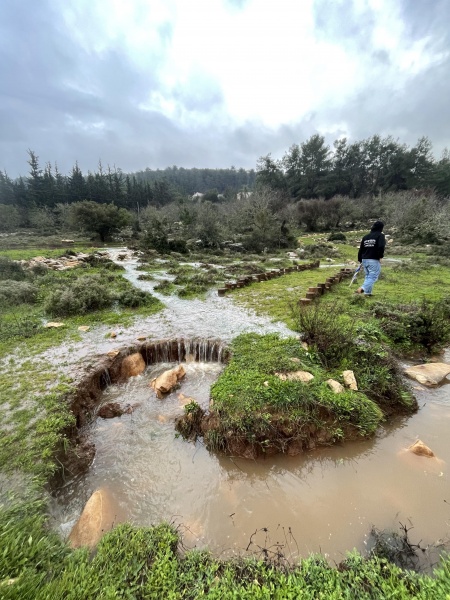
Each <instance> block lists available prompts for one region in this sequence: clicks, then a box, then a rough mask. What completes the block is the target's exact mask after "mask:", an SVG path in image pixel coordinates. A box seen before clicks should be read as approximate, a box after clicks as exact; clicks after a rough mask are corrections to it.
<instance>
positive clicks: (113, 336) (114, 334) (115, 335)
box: [109, 331, 117, 338]
mask: <svg viewBox="0 0 450 600" xmlns="http://www.w3.org/2000/svg"><path fill="white" fill-rule="evenodd" d="M109 337H111V338H116V337H117V333H116V332H115V331H111V333H110V334H109Z"/></svg>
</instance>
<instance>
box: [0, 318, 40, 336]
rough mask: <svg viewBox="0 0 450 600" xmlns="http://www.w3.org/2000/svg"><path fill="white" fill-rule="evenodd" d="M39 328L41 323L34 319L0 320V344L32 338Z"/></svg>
mask: <svg viewBox="0 0 450 600" xmlns="http://www.w3.org/2000/svg"><path fill="white" fill-rule="evenodd" d="M41 327H42V323H41V321H40V320H39V319H37V318H36V317H30V316H26V317H15V316H14V315H13V316H10V318H8V320H0V342H6V341H8V340H10V339H12V338H29V337H32V336H33V335H35V334H36V333H37V332H38V330H39V329H40V328H41Z"/></svg>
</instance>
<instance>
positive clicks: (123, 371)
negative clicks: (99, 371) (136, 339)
mask: <svg viewBox="0 0 450 600" xmlns="http://www.w3.org/2000/svg"><path fill="white" fill-rule="evenodd" d="M144 371H145V361H144V359H143V358H142V354H140V353H139V352H135V353H134V354H130V355H129V356H126V357H125V358H124V359H123V361H122V364H121V365H120V377H121V378H122V379H128V377H134V376H136V375H140V374H141V373H143V372H144Z"/></svg>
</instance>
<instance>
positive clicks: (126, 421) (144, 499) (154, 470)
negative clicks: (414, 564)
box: [53, 363, 450, 561]
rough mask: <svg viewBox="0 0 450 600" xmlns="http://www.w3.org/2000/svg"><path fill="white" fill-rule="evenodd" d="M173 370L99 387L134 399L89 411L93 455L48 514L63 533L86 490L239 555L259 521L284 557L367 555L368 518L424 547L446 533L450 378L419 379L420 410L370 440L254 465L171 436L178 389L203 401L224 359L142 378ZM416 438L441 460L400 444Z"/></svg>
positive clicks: (140, 518)
mask: <svg viewBox="0 0 450 600" xmlns="http://www.w3.org/2000/svg"><path fill="white" fill-rule="evenodd" d="M171 366H173V363H171V364H159V365H153V366H152V367H149V368H148V369H147V371H146V372H145V374H143V375H142V376H139V377H135V378H132V379H130V380H129V381H128V382H127V383H126V384H122V385H114V386H111V387H110V388H108V389H107V391H106V392H105V395H104V401H105V402H106V401H108V402H110V401H115V402H117V401H118V402H120V403H121V404H127V403H130V404H131V403H136V402H138V403H140V406H139V407H138V408H137V409H136V410H135V412H134V413H133V414H132V415H123V416H122V417H120V418H116V419H110V420H104V419H100V418H98V419H96V420H95V422H94V423H93V424H92V425H91V426H90V430H89V433H90V437H91V439H92V440H93V441H94V442H95V444H96V447H97V453H96V457H95V460H94V463H93V465H92V467H91V469H90V470H89V472H88V473H87V474H86V475H84V476H82V477H80V478H79V479H78V480H76V481H73V482H71V483H70V484H67V485H66V486H65V487H63V488H62V489H61V490H60V491H59V493H58V495H57V497H56V499H55V506H54V511H53V515H54V518H55V520H56V522H57V523H58V524H59V526H60V528H61V530H62V531H63V532H66V533H67V532H68V531H70V528H71V526H72V525H73V523H74V522H75V520H76V519H77V517H78V516H79V514H80V512H81V510H82V508H83V506H84V503H85V502H86V501H87V499H88V498H89V496H90V495H91V493H92V492H93V491H95V490H96V489H98V488H100V487H103V488H107V489H108V491H109V492H110V493H111V495H112V496H113V497H114V499H115V500H116V502H117V503H118V505H119V506H120V510H121V514H122V518H123V519H126V520H129V521H131V522H133V523H135V524H138V525H151V524H155V523H158V522H160V521H162V520H164V521H170V522H173V523H175V524H176V525H180V529H181V531H182V533H183V534H184V539H185V543H186V545H187V546H188V547H194V546H197V547H208V548H209V549H211V550H212V551H213V552H214V553H216V554H219V555H221V556H228V555H230V554H233V553H241V552H243V551H244V550H245V549H246V548H247V546H248V544H249V541H250V538H251V536H252V534H254V532H255V531H257V530H261V529H262V528H267V529H268V530H269V533H268V534H267V533H265V532H263V531H259V532H258V533H257V535H256V536H255V537H254V538H253V540H254V542H255V544H254V545H253V546H252V548H251V549H252V550H254V551H256V550H257V545H258V544H259V545H266V546H268V545H271V544H275V543H276V542H279V543H280V544H281V545H282V546H285V548H284V550H283V551H284V552H286V553H287V554H289V555H290V556H292V555H294V556H297V555H299V556H305V555H308V554H309V553H310V552H319V551H320V552H323V553H325V554H326V555H327V556H328V557H329V558H330V559H331V560H335V561H339V560H341V559H342V558H343V556H345V552H346V551H347V550H351V549H353V548H357V549H359V550H360V551H364V549H365V548H366V544H367V540H368V534H369V531H370V528H371V526H372V525H375V526H376V527H377V528H379V529H383V528H394V529H396V528H397V527H398V525H399V523H402V524H406V525H408V527H409V526H410V525H411V524H412V525H413V527H414V529H413V530H411V539H412V540H413V541H414V542H418V541H419V540H422V545H427V544H432V543H435V542H437V540H440V539H442V538H447V537H450V529H449V523H450V504H448V503H450V486H449V473H448V464H449V461H450V445H449V444H448V435H449V430H450V384H445V385H443V386H441V387H440V388H438V389H433V390H429V389H425V388H422V386H416V387H418V388H420V389H417V390H415V391H416V393H417V395H418V399H419V403H420V405H421V408H420V410H419V412H418V413H417V414H416V415H414V416H412V417H410V418H408V419H405V418H399V419H397V420H395V421H394V422H393V423H391V424H389V425H388V426H386V427H384V428H382V429H380V430H379V432H378V433H377V435H376V436H375V437H374V438H373V439H370V440H367V441H361V442H353V443H348V444H345V445H343V446H334V447H329V448H321V449H318V450H315V451H312V452H308V453H306V454H304V455H301V456H297V457H288V456H284V455H278V456H275V457H270V458H267V459H265V460H264V459H261V460H257V461H251V460H245V459H241V458H230V457H225V456H220V455H215V454H210V453H209V452H208V451H207V450H205V448H204V447H203V445H202V443H201V441H199V442H197V443H196V444H193V443H189V442H186V441H184V440H182V439H180V438H176V437H175V431H174V419H175V418H176V416H177V415H179V414H181V412H182V410H183V409H182V405H183V402H182V401H180V398H179V396H180V394H182V396H181V397H182V398H183V397H194V398H195V399H196V400H197V401H198V402H199V403H200V404H202V405H203V406H205V407H206V406H207V404H208V398H209V389H210V385H211V384H212V382H214V381H215V379H216V378H217V377H218V375H219V373H220V371H221V369H222V368H223V367H222V366H221V365H219V364H215V363H188V364H186V365H185V368H186V371H187V375H186V378H185V380H183V382H182V384H181V386H180V388H179V390H176V391H175V392H173V393H171V394H170V395H169V396H167V397H166V398H165V399H164V400H158V399H157V398H156V396H155V394H154V392H153V390H151V389H150V387H149V381H150V379H151V378H152V377H154V376H156V375H158V374H159V373H160V372H162V371H163V370H165V369H167V368H169V367H171ZM417 438H421V439H422V440H423V441H424V442H425V443H427V444H428V445H429V446H430V447H431V448H432V449H433V451H434V452H435V454H436V455H437V457H438V459H429V458H423V457H417V456H414V455H411V454H409V453H407V452H405V451H404V449H405V448H406V447H408V446H409V445H410V444H412V443H413V442H414V441H415V440H416V439H417ZM446 502H447V503H446ZM289 532H291V533H289ZM291 534H292V535H291ZM267 535H268V536H269V538H268V540H266V537H267Z"/></svg>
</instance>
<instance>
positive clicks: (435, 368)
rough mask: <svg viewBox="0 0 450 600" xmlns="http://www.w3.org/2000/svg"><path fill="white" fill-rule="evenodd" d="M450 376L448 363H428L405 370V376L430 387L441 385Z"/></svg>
mask: <svg viewBox="0 0 450 600" xmlns="http://www.w3.org/2000/svg"><path fill="white" fill-rule="evenodd" d="M449 374H450V365H449V364H447V363H426V364H423V365H415V366H414V367H409V368H408V369H405V375H407V376H408V377H411V379H415V380H416V381H418V382H419V383H421V384H422V385H426V386H428V387H434V386H436V385H439V384H440V383H441V382H442V381H443V380H444V379H445V378H446V377H447V375H449Z"/></svg>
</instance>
